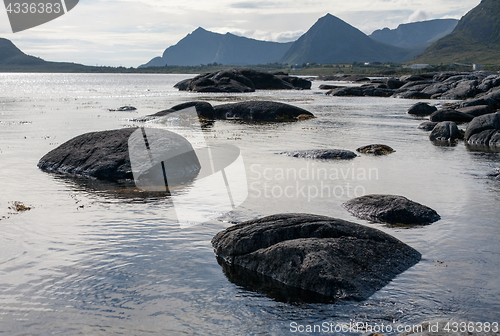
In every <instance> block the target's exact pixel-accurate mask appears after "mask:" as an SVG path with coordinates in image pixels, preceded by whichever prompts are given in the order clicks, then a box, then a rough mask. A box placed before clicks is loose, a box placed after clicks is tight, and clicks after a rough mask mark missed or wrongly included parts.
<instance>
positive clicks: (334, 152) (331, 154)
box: [280, 149, 357, 160]
mask: <svg viewBox="0 0 500 336" xmlns="http://www.w3.org/2000/svg"><path fill="white" fill-rule="evenodd" d="M280 154H281V155H286V156H291V157H298V158H306V159H320V160H330V159H339V160H349V159H354V158H355V157H356V156H357V155H356V153H354V152H351V151H348V150H345V149H308V150H298V151H291V152H282V153H280Z"/></svg>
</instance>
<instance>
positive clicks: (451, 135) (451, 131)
mask: <svg viewBox="0 0 500 336" xmlns="http://www.w3.org/2000/svg"><path fill="white" fill-rule="evenodd" d="M463 138H464V135H463V133H462V131H460V130H459V129H458V127H457V124H455V123H454V122H453V121H443V122H440V123H438V124H437V125H436V126H435V127H434V129H433V130H432V132H431V134H430V135H429V139H430V140H431V141H434V142H436V143H439V142H443V143H450V142H454V141H456V140H458V139H463Z"/></svg>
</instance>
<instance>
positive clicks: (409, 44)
mask: <svg viewBox="0 0 500 336" xmlns="http://www.w3.org/2000/svg"><path fill="white" fill-rule="evenodd" d="M457 24H458V20H456V19H436V20H428V21H420V22H412V23H404V24H400V25H399V26H398V27H397V28H396V29H389V28H384V29H378V30H375V31H374V32H373V33H371V35H369V36H370V37H371V38H372V39H374V40H375V41H379V42H382V43H386V44H390V45H393V46H395V47H400V48H413V49H415V48H416V49H420V50H421V51H424V50H425V49H426V48H427V47H429V46H430V45H431V44H432V43H434V42H436V41H437V40H439V39H440V38H442V37H444V36H446V35H448V34H450V33H451V32H452V31H453V29H455V27H456V26H457Z"/></svg>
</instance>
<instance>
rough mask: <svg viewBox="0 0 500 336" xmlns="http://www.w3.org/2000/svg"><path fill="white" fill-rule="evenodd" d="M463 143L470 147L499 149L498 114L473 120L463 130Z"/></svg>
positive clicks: (499, 124) (499, 121)
mask: <svg viewBox="0 0 500 336" xmlns="http://www.w3.org/2000/svg"><path fill="white" fill-rule="evenodd" d="M465 141H466V142H467V144H469V145H472V146H486V147H500V112H497V113H490V114H485V115H482V116H479V117H476V118H474V120H472V122H471V123H469V125H468V126H467V129H466V130H465Z"/></svg>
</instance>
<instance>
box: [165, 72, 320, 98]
mask: <svg viewBox="0 0 500 336" xmlns="http://www.w3.org/2000/svg"><path fill="white" fill-rule="evenodd" d="M174 87H176V88H178V89H179V90H181V91H194V92H241V93H243V92H254V91H255V90H259V89H260V90H292V89H296V90H302V89H310V88H311V82H310V81H308V80H306V79H302V78H298V77H292V76H288V75H285V74H281V75H274V74H271V73H267V72H263V71H256V70H251V69H229V70H221V71H217V72H213V73H207V74H202V75H198V76H196V77H194V78H191V79H185V80H183V81H180V82H179V83H177V84H175V85H174Z"/></svg>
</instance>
